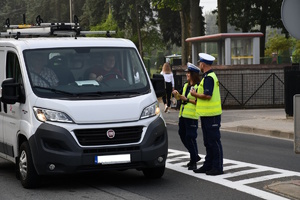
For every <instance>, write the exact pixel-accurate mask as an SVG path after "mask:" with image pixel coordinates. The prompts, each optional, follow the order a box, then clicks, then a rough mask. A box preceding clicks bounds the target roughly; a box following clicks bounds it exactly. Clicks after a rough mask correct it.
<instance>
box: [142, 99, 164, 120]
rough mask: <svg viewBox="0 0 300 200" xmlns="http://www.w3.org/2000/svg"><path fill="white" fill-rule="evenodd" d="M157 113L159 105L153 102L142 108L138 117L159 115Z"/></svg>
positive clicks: (158, 112)
mask: <svg viewBox="0 0 300 200" xmlns="http://www.w3.org/2000/svg"><path fill="white" fill-rule="evenodd" d="M159 114H160V109H159V105H158V102H155V103H154V104H152V105H150V106H148V107H146V108H145V109H144V110H143V112H142V115H141V118H140V119H145V118H148V117H152V116H155V115H159Z"/></svg>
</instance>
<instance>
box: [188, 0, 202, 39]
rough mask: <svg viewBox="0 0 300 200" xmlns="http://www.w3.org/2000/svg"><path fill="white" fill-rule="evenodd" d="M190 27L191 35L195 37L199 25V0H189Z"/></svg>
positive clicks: (197, 33)
mask: <svg viewBox="0 0 300 200" xmlns="http://www.w3.org/2000/svg"><path fill="white" fill-rule="evenodd" d="M190 10H191V11H190V19H191V23H190V29H191V37H196V36H199V35H200V27H199V26H198V24H199V22H198V19H199V1H198V0H190Z"/></svg>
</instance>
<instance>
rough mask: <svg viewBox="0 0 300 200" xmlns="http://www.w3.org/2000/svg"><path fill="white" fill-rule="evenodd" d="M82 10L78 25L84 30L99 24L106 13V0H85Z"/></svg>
mask: <svg viewBox="0 0 300 200" xmlns="http://www.w3.org/2000/svg"><path fill="white" fill-rule="evenodd" d="M82 10H83V13H82V15H81V16H80V25H81V27H82V28H83V29H85V30H88V29H89V28H90V27H91V26H96V25H97V24H100V23H101V22H102V21H103V19H106V17H107V15H108V5H107V4H106V0H86V1H85V3H84V5H83V8H82Z"/></svg>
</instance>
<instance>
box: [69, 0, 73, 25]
mask: <svg viewBox="0 0 300 200" xmlns="http://www.w3.org/2000/svg"><path fill="white" fill-rule="evenodd" d="M69 4H70V23H72V16H73V14H72V0H69Z"/></svg>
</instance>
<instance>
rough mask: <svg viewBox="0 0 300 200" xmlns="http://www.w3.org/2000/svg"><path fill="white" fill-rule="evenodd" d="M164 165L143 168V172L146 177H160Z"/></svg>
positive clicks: (163, 170) (162, 173)
mask: <svg viewBox="0 0 300 200" xmlns="http://www.w3.org/2000/svg"><path fill="white" fill-rule="evenodd" d="M165 168H166V167H165V165H164V166H162V167H154V168H145V169H143V170H142V171H143V174H144V176H145V177H146V178H151V179H158V178H161V177H162V176H163V175H164V173H165Z"/></svg>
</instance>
